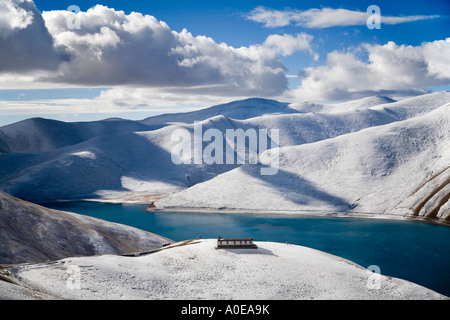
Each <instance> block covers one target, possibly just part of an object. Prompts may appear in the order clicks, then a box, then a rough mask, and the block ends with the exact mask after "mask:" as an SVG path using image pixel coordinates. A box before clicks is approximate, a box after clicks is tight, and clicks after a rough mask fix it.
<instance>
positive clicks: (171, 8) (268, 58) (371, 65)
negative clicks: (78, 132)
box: [0, 0, 450, 125]
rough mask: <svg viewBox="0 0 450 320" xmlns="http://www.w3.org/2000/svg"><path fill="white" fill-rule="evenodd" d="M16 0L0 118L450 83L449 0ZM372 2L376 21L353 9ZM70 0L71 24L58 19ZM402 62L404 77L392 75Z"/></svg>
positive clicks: (78, 116)
mask: <svg viewBox="0 0 450 320" xmlns="http://www.w3.org/2000/svg"><path fill="white" fill-rule="evenodd" d="M22 1H23V0H6V2H7V5H3V7H2V6H0V11H2V10H3V11H5V10H6V11H8V10H10V11H11V12H10V14H6V15H0V26H2V25H5V26H6V28H5V29H4V30H5V31H4V32H5V34H6V35H4V36H3V37H0V47H3V48H6V47H13V48H15V49H14V50H13V49H11V50H9V51H8V50H7V49H3V50H0V58H2V59H0V60H3V61H4V63H3V65H2V63H1V62H0V125H4V124H7V123H11V122H14V121H18V120H21V119H24V118H28V117H33V116H43V117H49V118H54V119H58V120H67V121H81V120H93V119H102V118H106V117H109V116H122V117H125V118H133V119H141V118H144V117H146V116H149V115H153V114H158V113H163V112H175V111H178V110H191V109H195V108H200V107H206V106H209V105H212V104H215V103H220V102H227V101H231V100H233V99H239V98H245V97H249V96H261V97H264V98H273V99H278V100H284V101H290V102H298V101H300V100H302V99H305V100H308V101H316V102H327V101H340V100H346V99H354V98H360V97H363V96H367V95H372V94H385V95H388V96H391V97H394V98H401V97H403V96H410V95H417V94H421V93H426V92H428V91H435V90H448V89H449V84H450V81H449V78H448V77H446V76H445V73H444V71H446V70H444V69H445V67H446V66H447V65H448V64H447V62H448V60H446V56H447V54H446V53H447V52H450V51H449V47H450V40H449V41H446V39H447V38H448V37H450V19H449V16H450V3H449V2H448V1H436V0H435V1H420V2H419V1H416V2H411V1H377V2H373V1H340V2H336V1H322V2H317V1H234V0H233V1H120V0H109V1H90V0H76V1H73V0H69V1H49V0H34V5H35V8H33V7H32V6H31V5H24V4H23V3H22ZM26 1H28V2H31V0H26ZM8 4H9V5H8ZM31 4H33V2H31ZM97 4H100V5H103V6H105V8H103V9H101V8H100V7H97V9H96V10H92V9H91V8H93V7H95V6H96V5H97ZM372 4H375V5H377V6H378V7H379V8H380V10H381V19H382V20H381V28H380V29H369V28H368V27H367V26H366V25H365V23H364V21H363V20H362V19H359V18H358V14H362V13H365V14H366V9H367V7H368V6H369V5H372ZM70 5H76V6H78V7H79V8H80V10H81V13H80V14H79V15H77V16H80V15H82V19H81V28H80V29H79V30H78V29H77V30H72V29H70V30H67V29H65V28H67V27H66V25H65V21H66V20H67V19H68V17H69V18H71V16H67V15H65V13H68V12H67V8H68V7H69V6H70ZM106 7H107V8H106ZM89 9H90V11H89V12H88V10H89ZM36 10H37V11H36ZM339 10H341V11H339ZM121 11H123V13H122V12H121ZM132 12H135V13H140V14H142V15H141V16H137V15H133V14H132ZM71 14H72V13H71ZM14 15H16V19H15V20H13V17H14ZM41 16H42V18H41ZM146 16H147V17H150V16H151V17H154V18H155V19H156V20H155V21H157V22H158V24H155V23H154V22H152V21H150V20H149V19H146ZM366 16H368V14H366ZM8 17H11V18H8ZM342 17H343V18H342ZM2 19H3V20H2ZM8 19H10V20H8ZM102 19H104V21H105V23H104V25H102V22H101V20H102ZM275 19H278V20H275ZM352 19H355V21H356V22H351V21H353V20H352ZM364 19H366V18H365V17H364ZM389 19H390V20H389ZM402 19H403V20H402ZM41 20H42V21H41ZM44 21H45V26H44ZM161 21H163V22H165V23H166V24H167V25H164V24H162V23H161ZM274 21H276V23H274ZM128 22H133V23H134V25H135V26H137V25H139V26H140V27H139V28H142V30H144V31H145V33H144V31H142V30H141V29H139V30H138V29H132V30H131V29H127V28H124V26H126V25H131V23H130V24H127V23H128ZM8 28H9V29H8ZM184 29H185V30H186V31H187V32H188V33H186V31H183V30H184ZM36 30H37V31H36ZM130 30H131V31H130ZM8 31H10V33H8ZM141 31H142V32H141ZM13 32H16V33H17V32H19V36H16V37H13V35H14V33H13ZM158 32H160V33H158ZM162 34H164V35H165V36H163V35H162ZM40 36H42V39H43V40H40V39H39V37H40ZM203 36H204V37H203ZM29 37H31V38H29ZM205 37H206V38H205ZM208 39H209V40H208ZM2 41H4V42H5V43H2ZM21 41H24V43H25V42H26V43H27V44H26V45H22V43H21ZM17 48H18V49H17ZM21 48H24V49H23V52H21V51H20V50H22V49H21ZM239 48H241V49H239ZM30 52H31V54H30ZM167 57H170V58H167ZM175 57H176V58H175ZM174 63H175V64H176V65H174ZM166 64H167V65H166ZM441 66H444V67H443V68H444V69H443V68H442V67H441ZM424 68H425V69H426V68H427V70H425V71H424V70H423V69H424ZM166 70H168V71H167V73H166ZM281 70H282V71H281ZM389 70H392V73H393V74H390V73H389ZM364 73H365V74H367V79H368V80H367V81H366V82H367V83H366V84H365V85H361V81H362V80H361V79H365V78H361V74H364ZM399 73H401V74H402V76H403V78H405V80H404V81H400V80H399V81H394V80H389V79H395V77H398V76H399ZM339 78H341V79H342V81H340V80H339ZM372 78H373V80H370V79H372ZM330 79H331V80H330ZM332 79H336V80H334V81H333V80H332ZM399 79H400V78H399ZM364 81H365V80H364Z"/></svg>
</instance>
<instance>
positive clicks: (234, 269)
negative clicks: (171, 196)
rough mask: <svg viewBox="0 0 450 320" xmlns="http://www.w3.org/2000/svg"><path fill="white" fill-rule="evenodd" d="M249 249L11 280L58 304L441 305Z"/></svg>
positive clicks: (192, 246) (17, 274)
mask: <svg viewBox="0 0 450 320" xmlns="http://www.w3.org/2000/svg"><path fill="white" fill-rule="evenodd" d="M255 243H256V244H257V246H258V248H257V249H216V248H215V246H216V240H213V239H204V240H193V241H185V242H181V243H174V244H172V245H170V246H167V247H165V248H164V249H162V250H159V251H157V252H154V253H151V254H146V255H142V256H138V257H125V256H116V255H104V256H96V257H79V258H67V259H63V260H59V261H56V262H53V263H43V264H36V265H27V266H20V267H15V268H13V269H11V273H12V275H13V279H15V280H16V281H18V282H19V284H21V285H23V286H26V287H27V288H28V289H32V290H37V292H41V294H42V293H46V294H48V295H51V296H54V297H58V298H64V299H102V300H104V299H106V300H107V299H188V300H193V299H194V300H198V299H213V300H233V299H242V300H253V299H267V300H273V299H325V300H326V299H371V300H376V299H386V300H391V299H395V300H399V299H416V300H423V299H447V297H445V296H443V295H440V294H438V293H436V292H434V291H431V290H429V289H426V288H424V287H422V286H419V285H416V284H413V283H411V282H408V281H405V280H400V279H397V278H391V277H387V276H383V275H381V276H380V278H377V279H374V278H373V277H374V276H377V275H376V274H374V273H372V272H371V271H368V270H367V269H365V268H363V267H361V266H359V265H356V264H354V263H352V262H350V261H348V260H345V259H342V258H339V257H336V256H333V255H330V254H327V253H324V252H321V251H317V250H314V249H310V248H307V247H303V246H297V245H290V244H282V243H273V242H255ZM366 267H368V266H366ZM74 270H75V271H76V272H74Z"/></svg>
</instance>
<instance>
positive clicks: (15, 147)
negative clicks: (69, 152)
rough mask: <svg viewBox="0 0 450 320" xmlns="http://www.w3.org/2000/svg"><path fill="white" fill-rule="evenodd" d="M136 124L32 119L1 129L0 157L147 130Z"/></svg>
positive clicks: (135, 122) (111, 121) (120, 121)
mask: <svg viewBox="0 0 450 320" xmlns="http://www.w3.org/2000/svg"><path fill="white" fill-rule="evenodd" d="M150 129H151V127H149V126H146V125H143V124H141V123H139V122H137V121H131V120H124V119H106V120H103V121H92V122H62V121H56V120H49V119H43V118H31V119H27V120H23V121H20V122H17V123H14V124H10V125H7V126H3V127H0V154H2V153H39V152H45V151H50V150H54V149H58V148H62V147H66V146H70V145H74V144H77V143H80V142H83V141H86V140H89V139H92V138H94V137H97V136H101V135H107V134H120V133H125V132H134V131H144V130H150Z"/></svg>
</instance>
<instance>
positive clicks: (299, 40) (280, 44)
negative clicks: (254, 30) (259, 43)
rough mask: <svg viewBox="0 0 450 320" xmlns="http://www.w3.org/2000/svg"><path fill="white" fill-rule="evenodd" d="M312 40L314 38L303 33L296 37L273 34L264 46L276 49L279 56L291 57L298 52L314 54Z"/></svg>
mask: <svg viewBox="0 0 450 320" xmlns="http://www.w3.org/2000/svg"><path fill="white" fill-rule="evenodd" d="M312 40H313V36H311V35H309V34H307V33H303V32H302V33H300V34H297V35H295V36H292V35H290V34H284V35H278V34H272V35H269V36H268V37H267V39H266V41H264V43H263V46H264V47H267V48H272V49H274V50H275V52H276V53H277V54H281V55H283V56H290V55H292V54H293V53H294V52H297V51H309V52H310V53H313V52H312V50H311V41H312Z"/></svg>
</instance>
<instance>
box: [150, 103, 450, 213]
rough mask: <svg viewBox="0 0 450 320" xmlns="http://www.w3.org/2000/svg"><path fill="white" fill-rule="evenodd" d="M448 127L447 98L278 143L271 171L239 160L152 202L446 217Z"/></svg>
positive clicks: (449, 108) (449, 155) (449, 173)
mask: <svg viewBox="0 0 450 320" xmlns="http://www.w3.org/2000/svg"><path fill="white" fill-rule="evenodd" d="M449 127H450V104H447V105H444V106H442V107H440V108H437V109H436V110H434V111H432V112H429V113H428V114H425V115H422V116H418V117H414V118H412V119H408V120H404V121H399V122H394V123H391V124H386V125H383V126H378V127H372V128H367V129H364V130H361V131H358V132H355V133H350V134H345V135H341V136H339V137H336V138H332V139H328V140H323V141H319V142H316V143H309V144H304V145H300V146H290V147H282V148H280V149H279V154H280V156H279V159H280V163H279V171H278V173H277V174H276V175H273V176H261V175H260V168H259V166H256V165H244V166H241V167H239V168H237V169H234V170H232V171H230V172H227V173H224V174H222V175H219V176H217V177H216V178H214V179H212V180H210V181H207V182H204V183H201V184H197V185H195V186H193V187H191V188H189V189H187V190H184V191H181V192H179V193H176V194H173V195H170V196H168V197H166V198H163V199H161V200H159V201H157V202H155V204H156V206H157V207H161V208H167V207H198V208H213V209H218V208H222V209H223V208H229V209H240V210H263V211H264V210H267V211H271V210H294V211H307V210H312V211H315V212H317V211H320V212H343V211H349V210H352V211H354V212H365V213H374V214H386V213H391V214H397V215H401V216H403V215H421V216H425V217H429V218H438V219H442V220H447V221H448V220H449V216H450V210H449V203H448V198H449V188H448V179H449V178H450V170H448V164H449V163H450V132H449V130H448V128H449ZM266 153H267V152H266ZM260 159H261V162H262V165H264V163H266V164H268V163H269V161H268V160H265V155H264V154H263V155H262V156H261V157H260ZM436 173H439V174H438V175H437V176H436ZM434 176H436V177H434ZM243 181H245V183H243ZM424 195H430V199H431V198H432V197H433V196H434V197H435V198H436V199H437V200H436V201H437V202H436V201H433V202H432V203H430V204H429V210H427V209H426V208H425V204H420V201H423V199H427V197H425V198H424ZM402 203H403V205H402ZM416 207H417V208H419V209H420V210H422V209H423V211H420V210H419V209H414V208H416Z"/></svg>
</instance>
